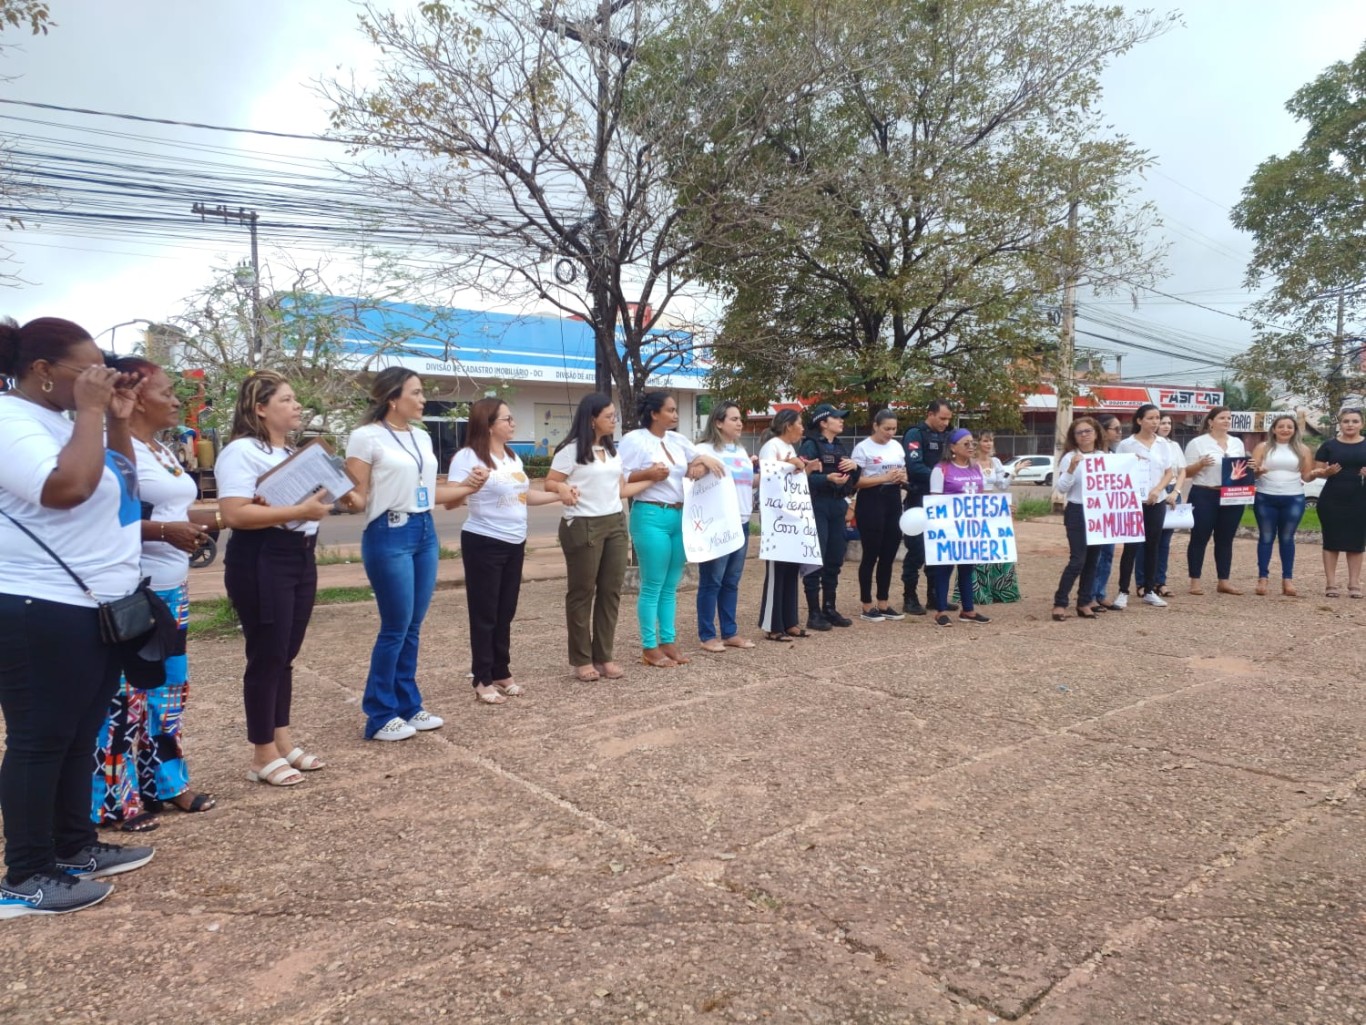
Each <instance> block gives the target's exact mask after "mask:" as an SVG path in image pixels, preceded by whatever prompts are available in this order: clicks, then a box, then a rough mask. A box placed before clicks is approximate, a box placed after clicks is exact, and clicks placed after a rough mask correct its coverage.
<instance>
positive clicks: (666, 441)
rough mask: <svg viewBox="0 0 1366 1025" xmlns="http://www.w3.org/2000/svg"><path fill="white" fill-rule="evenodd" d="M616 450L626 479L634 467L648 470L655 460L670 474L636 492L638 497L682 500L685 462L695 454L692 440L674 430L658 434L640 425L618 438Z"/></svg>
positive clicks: (668, 502)
mask: <svg viewBox="0 0 1366 1025" xmlns="http://www.w3.org/2000/svg"><path fill="white" fill-rule="evenodd" d="M617 452H618V453H620V455H621V470H622V473H624V474H625V475H626V477H627V479H628V480H629V479H630V477H631V474H633V473H635V472H636V471H637V470H648V469H649V468H650V467H651V466H653V465H654V464H655V463H663V464H664V465H665V466H667V467H668V468H669V476H668V477H666V478H665V479H664V480H661V481H656V482H655V483H653V484H651V485H650V486H649V487H648V488H646V489H645V490H644V491H642V492H640V493H639V494H638V495H636V500H637V501H640V502H663V503H664V504H665V505H682V504H683V478H684V476H685V475H686V474H687V472H688V464H689V463H690V462H692V461H693V460H694V459H695V458H696V457H697V448H696V446H694V445H693V443H692V442H691V441H689V440H688V439H687V438H685V437H683V435H681V434H679V433H678V432H677V431H665V432H664V437H662V438H661V437H659V436H658V435H656V434H655V433H654V432H653V431H649V430H646V429H645V428H644V427H641V428H638V429H636V430H634V431H632V432H631V433H630V434H628V435H626V437H624V438H622V439H621V444H620V445H618V446H617Z"/></svg>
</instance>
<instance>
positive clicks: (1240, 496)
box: [1219, 456, 1257, 505]
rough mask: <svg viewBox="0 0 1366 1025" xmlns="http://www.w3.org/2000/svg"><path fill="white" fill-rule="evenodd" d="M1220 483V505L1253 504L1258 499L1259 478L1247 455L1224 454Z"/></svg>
mask: <svg viewBox="0 0 1366 1025" xmlns="http://www.w3.org/2000/svg"><path fill="white" fill-rule="evenodd" d="M1219 483H1220V487H1219V504H1220V505H1251V504H1252V503H1253V502H1254V501H1256V499H1257V480H1256V478H1255V477H1253V475H1252V464H1251V463H1250V461H1249V460H1248V459H1247V457H1246V456H1224V464H1223V466H1222V468H1221V474H1220V480H1219Z"/></svg>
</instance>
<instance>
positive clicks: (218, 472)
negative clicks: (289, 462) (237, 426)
mask: <svg viewBox="0 0 1366 1025" xmlns="http://www.w3.org/2000/svg"><path fill="white" fill-rule="evenodd" d="M289 455H290V452H289V449H286V448H275V447H273V446H271V445H267V444H265V443H264V442H260V441H257V440H256V439H255V438H238V439H237V440H236V441H230V442H228V443H227V445H225V446H224V447H223V451H222V452H220V453H218V462H217V463H215V464H214V468H213V476H214V480H215V481H217V482H218V497H219V498H220V499H222V498H247V499H251V498H255V497H256V482H257V481H258V480H260V479H261V476H262V475H263V474H264V473H265V472H266V471H267V470H273V469H274V468H275V467H277V466H279V465H280V464H281V463H283V462H284V461H285V460H286V459H288V458H289ZM282 526H283V527H284V529H286V530H292V531H294V532H295V533H298V534H316V533H317V532H318V523H317V521H316V520H303V521H300V520H294V521H292V522H290V523H285V524H282Z"/></svg>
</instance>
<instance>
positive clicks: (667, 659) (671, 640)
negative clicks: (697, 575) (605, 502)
mask: <svg viewBox="0 0 1366 1025" xmlns="http://www.w3.org/2000/svg"><path fill="white" fill-rule="evenodd" d="M636 405H637V412H638V413H639V415H640V427H639V429H637V430H634V431H632V432H631V433H630V434H628V435H626V437H624V438H622V439H621V445H620V446H618V449H617V450H618V452H620V453H621V469H622V472H623V473H624V474H626V481H627V483H628V484H634V483H637V482H641V481H650V482H652V483H651V484H650V486H649V487H647V488H646V489H645V490H644V491H642V492H640V494H638V495H637V496H636V497H635V500H634V501H633V502H632V503H631V542H632V544H634V545H635V549H636V563H637V566H638V568H639V572H640V596H639V597H638V598H637V599H636V617H637V618H638V619H639V621H640V646H641V648H642V649H643V650H642V651H641V656H640V660H641V662H643V663H644V664H645V665H647V666H654V667H655V668H657V669H665V668H669V667H671V666H681V665H686V664H687V663H688V662H691V661H692V659H690V658H688V657H687V656H686V655H684V654H683V653H682V652H681V651H679V650H678V646H677V644H676V643H675V640H676V639H677V630H676V628H675V624H674V611H675V606H676V604H677V597H678V581H679V580H680V579H682V577H683V563H684V561H685V559H684V556H683V478H684V477H685V476H687V477H691V478H692V479H693V480H697V479H698V478H699V477H701V476H702V475H703V474H705V473H707V472H709V471H710V472H711V473H714V474H716V475H717V476H718V477H721V476H724V475H725V473H726V469H725V467H724V466H722V465H721V464H720V463H719V462H718V461H717V460H715V459H713V458H711V457H710V456H704V455H702V454H701V453H699V452H698V451H697V449H696V448H694V447H693V443H692V442H691V441H689V440H688V439H687V438H685V437H684V436H683V435H681V434H679V433H678V432H677V431H676V430H674V428H676V427H677V426H678V403H676V402H675V401H674V397H673V396H672V395H670V394H669V393H668V392H663V391H651V392H646V393H645V394H644V395H642V396H641V397H640V401H639V402H638V403H637V404H636Z"/></svg>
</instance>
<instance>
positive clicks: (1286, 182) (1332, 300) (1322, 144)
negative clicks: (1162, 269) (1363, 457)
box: [1232, 47, 1366, 413]
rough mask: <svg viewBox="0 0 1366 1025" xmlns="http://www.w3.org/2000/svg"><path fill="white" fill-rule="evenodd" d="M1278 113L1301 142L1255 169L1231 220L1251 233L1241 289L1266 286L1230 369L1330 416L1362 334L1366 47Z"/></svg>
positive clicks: (1365, 309)
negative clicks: (1292, 123) (1319, 405)
mask: <svg viewBox="0 0 1366 1025" xmlns="http://www.w3.org/2000/svg"><path fill="white" fill-rule="evenodd" d="M1286 109H1287V110H1288V111H1289V112H1290V113H1291V114H1293V115H1294V116H1295V118H1296V119H1297V120H1299V121H1301V122H1304V123H1305V125H1306V130H1305V136H1304V141H1303V142H1301V143H1300V145H1299V147H1298V148H1297V149H1295V150H1293V151H1291V152H1290V153H1287V154H1285V155H1283V156H1274V157H1269V158H1268V159H1266V160H1264V161H1263V162H1262V163H1261V164H1260V165H1258V167H1257V169H1256V171H1254V172H1253V174H1252V177H1251V178H1250V179H1249V180H1248V183H1247V185H1246V186H1245V187H1244V189H1243V198H1242V200H1241V202H1239V203H1238V205H1237V206H1236V207H1234V210H1233V214H1232V221H1233V224H1234V226H1235V227H1237V228H1239V229H1241V230H1243V231H1246V232H1249V233H1250V234H1251V235H1252V237H1253V243H1254V245H1253V253H1252V260H1251V262H1250V263H1249V264H1248V269H1247V284H1248V286H1249V287H1252V288H1257V287H1261V286H1262V285H1264V284H1269V286H1270V288H1269V291H1268V292H1267V294H1266V296H1265V297H1264V298H1263V299H1261V300H1260V301H1259V302H1258V303H1256V304H1255V305H1254V307H1253V309H1254V312H1255V313H1256V314H1257V315H1258V316H1259V317H1260V318H1261V319H1262V320H1263V321H1264V325H1263V326H1262V328H1261V329H1260V330H1259V331H1258V333H1257V337H1256V340H1255V341H1254V344H1253V345H1252V346H1251V348H1250V349H1249V350H1248V351H1247V352H1246V353H1245V354H1244V355H1243V356H1241V357H1239V358H1238V359H1237V360H1236V361H1235V363H1234V366H1235V368H1236V369H1237V371H1238V372H1239V373H1240V375H1241V376H1243V377H1244V378H1247V379H1253V380H1262V381H1266V382H1273V383H1277V384H1279V385H1281V386H1282V387H1285V388H1287V389H1289V390H1290V391H1292V392H1295V393H1297V394H1299V395H1302V396H1304V397H1305V398H1306V399H1307V400H1309V401H1311V403H1312V402H1326V403H1327V404H1328V408H1329V411H1330V412H1332V413H1335V412H1336V409H1337V406H1338V404H1339V403H1340V401H1341V399H1342V396H1343V392H1344V390H1345V389H1346V387H1348V386H1349V385H1350V384H1351V383H1352V377H1353V370H1352V367H1354V366H1359V365H1360V356H1361V337H1362V335H1363V334H1364V333H1366V47H1363V48H1362V49H1361V50H1360V51H1359V52H1358V53H1357V55H1356V56H1355V57H1354V58H1353V59H1352V60H1351V61H1339V62H1338V63H1336V64H1333V65H1332V66H1330V67H1329V68H1328V69H1327V70H1325V71H1324V72H1323V73H1322V74H1321V75H1319V76H1318V77H1317V78H1315V79H1314V80H1313V81H1312V82H1310V83H1308V84H1307V85H1305V86H1303V87H1302V88H1300V89H1299V90H1298V91H1297V92H1296V93H1295V94H1294V96H1292V97H1291V98H1290V100H1289V102H1287V103H1286Z"/></svg>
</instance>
